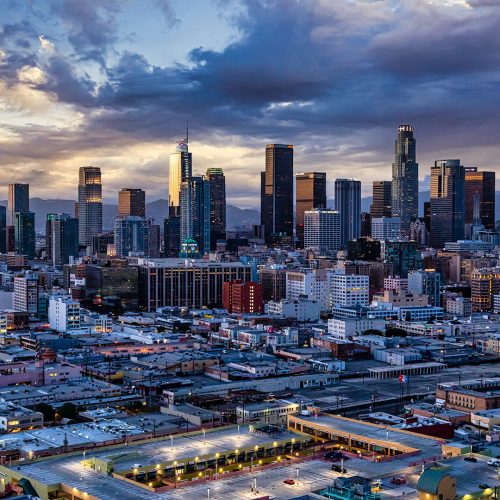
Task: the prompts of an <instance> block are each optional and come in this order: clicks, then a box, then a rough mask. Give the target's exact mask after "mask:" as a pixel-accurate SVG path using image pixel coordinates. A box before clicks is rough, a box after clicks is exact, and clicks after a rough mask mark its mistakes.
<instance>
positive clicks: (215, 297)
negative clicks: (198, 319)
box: [138, 259, 251, 312]
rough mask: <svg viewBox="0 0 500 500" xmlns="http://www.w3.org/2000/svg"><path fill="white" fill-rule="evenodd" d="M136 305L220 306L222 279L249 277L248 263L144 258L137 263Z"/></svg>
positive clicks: (149, 308)
mask: <svg viewBox="0 0 500 500" xmlns="http://www.w3.org/2000/svg"><path fill="white" fill-rule="evenodd" d="M138 269H139V307H140V309H141V310H143V311H148V312H149V311H156V309H157V308H158V307H185V308H190V309H200V308H202V307H221V306H222V303H223V301H222V293H223V289H224V283H225V282H230V281H236V280H241V281H242V282H247V281H251V266H249V265H244V264H241V263H240V262H212V261H200V260H187V259H146V260H145V261H144V264H143V265H140V266H139V268H138Z"/></svg>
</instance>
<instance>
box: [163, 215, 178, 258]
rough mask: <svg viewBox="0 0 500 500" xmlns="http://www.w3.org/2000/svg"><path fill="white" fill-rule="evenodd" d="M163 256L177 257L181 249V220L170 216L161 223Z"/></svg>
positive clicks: (175, 216)
mask: <svg viewBox="0 0 500 500" xmlns="http://www.w3.org/2000/svg"><path fill="white" fill-rule="evenodd" d="M163 238H164V241H163V255H164V256H165V257H177V256H178V255H179V251H180V248H181V218H180V217H179V215H175V214H172V215H170V217H168V218H166V219H165V220H164V221H163Z"/></svg>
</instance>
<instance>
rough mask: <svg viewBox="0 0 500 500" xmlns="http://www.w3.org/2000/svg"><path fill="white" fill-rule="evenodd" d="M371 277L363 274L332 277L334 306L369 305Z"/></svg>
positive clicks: (331, 288)
mask: <svg viewBox="0 0 500 500" xmlns="http://www.w3.org/2000/svg"><path fill="white" fill-rule="evenodd" d="M369 288H370V277H369V276H365V275H361V274H332V275H330V290H331V304H332V306H342V307H353V306H366V305H368V304H369V301H370V299H369Z"/></svg>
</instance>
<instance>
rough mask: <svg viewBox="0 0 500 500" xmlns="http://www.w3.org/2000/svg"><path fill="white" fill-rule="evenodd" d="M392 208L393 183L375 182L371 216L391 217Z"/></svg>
mask: <svg viewBox="0 0 500 500" xmlns="http://www.w3.org/2000/svg"><path fill="white" fill-rule="evenodd" d="M391 206H392V182H391V181H373V192H372V204H371V206H370V215H371V216H372V218H374V217H390V216H391V214H392V213H391Z"/></svg>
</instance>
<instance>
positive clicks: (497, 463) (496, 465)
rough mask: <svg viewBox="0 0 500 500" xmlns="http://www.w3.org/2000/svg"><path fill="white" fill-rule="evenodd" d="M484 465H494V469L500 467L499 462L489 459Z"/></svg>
mask: <svg viewBox="0 0 500 500" xmlns="http://www.w3.org/2000/svg"><path fill="white" fill-rule="evenodd" d="M486 463H487V464H488V465H494V466H495V467H498V466H499V465H500V460H498V458H490V459H489V460H488V461H487V462H486Z"/></svg>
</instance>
